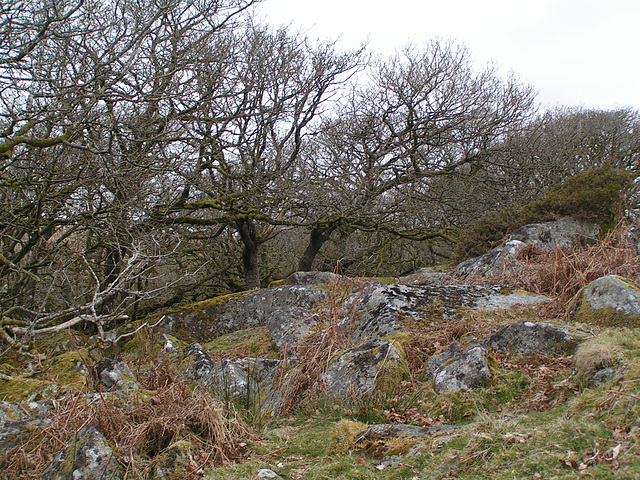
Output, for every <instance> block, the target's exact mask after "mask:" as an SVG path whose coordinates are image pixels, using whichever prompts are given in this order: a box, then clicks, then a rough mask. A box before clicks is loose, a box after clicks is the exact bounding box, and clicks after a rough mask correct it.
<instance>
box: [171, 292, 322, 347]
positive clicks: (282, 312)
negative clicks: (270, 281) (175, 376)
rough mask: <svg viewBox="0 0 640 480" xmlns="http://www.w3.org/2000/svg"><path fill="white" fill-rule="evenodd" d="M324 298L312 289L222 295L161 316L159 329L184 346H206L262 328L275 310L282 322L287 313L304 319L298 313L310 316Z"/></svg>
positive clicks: (320, 293)
mask: <svg viewBox="0 0 640 480" xmlns="http://www.w3.org/2000/svg"><path fill="white" fill-rule="evenodd" d="M325 295H326V292H324V291H322V290H320V289H318V288H316V287H313V286H304V285H286V286H280V287H272V288H265V289H263V290H255V291H251V292H243V293H240V294H232V295H225V296H222V297H217V298H213V299H211V300H207V301H204V302H199V303H196V304H192V305H187V306H185V307H182V308H181V309H179V310H178V311H174V312H167V313H165V314H164V321H163V323H162V329H163V333H165V334H167V335H173V336H175V337H177V338H180V339H181V340H184V341H187V342H200V343H207V342H210V341H211V340H213V339H214V338H217V337H220V336H222V335H226V334H228V333H233V332H235V331H238V330H244V329H247V328H253V327H263V326H266V325H267V321H268V320H269V319H270V318H271V317H272V316H273V313H274V312H275V311H276V310H277V311H279V313H278V316H279V317H281V318H286V317H287V312H288V311H289V310H291V311H292V314H291V316H294V317H295V318H300V317H301V316H302V317H304V315H303V314H302V313H301V312H302V311H304V312H307V314H308V315H309V316H311V315H312V313H313V312H312V309H313V308H315V307H316V306H317V305H318V304H319V303H320V302H322V301H323V300H324V298H325ZM272 328H273V325H272Z"/></svg>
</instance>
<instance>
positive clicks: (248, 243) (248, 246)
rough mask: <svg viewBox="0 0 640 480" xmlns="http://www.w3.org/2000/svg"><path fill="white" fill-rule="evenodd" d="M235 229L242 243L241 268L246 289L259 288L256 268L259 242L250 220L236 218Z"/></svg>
mask: <svg viewBox="0 0 640 480" xmlns="http://www.w3.org/2000/svg"><path fill="white" fill-rule="evenodd" d="M236 229H237V230H238V233H239V234H240V239H241V240H242V243H243V245H244V246H243V248H242V268H243V270H244V280H245V286H246V288H247V290H254V289H256V288H260V271H259V269H258V246H259V244H260V242H259V240H258V237H257V235H256V230H255V227H254V225H253V222H252V221H251V220H238V221H237V222H236Z"/></svg>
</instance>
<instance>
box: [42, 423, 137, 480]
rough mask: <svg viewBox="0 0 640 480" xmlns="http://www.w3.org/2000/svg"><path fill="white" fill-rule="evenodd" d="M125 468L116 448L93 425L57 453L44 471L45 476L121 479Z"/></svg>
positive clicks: (50, 478) (65, 479) (78, 479)
mask: <svg viewBox="0 0 640 480" xmlns="http://www.w3.org/2000/svg"><path fill="white" fill-rule="evenodd" d="M124 473H125V472H124V468H122V466H121V465H120V463H118V461H117V459H116V457H115V455H114V453H113V450H111V447H109V445H107V442H106V441H105V439H104V437H103V436H102V435H101V434H100V432H98V431H97V430H96V429H95V427H94V426H93V425H87V426H86V427H84V428H83V429H82V430H80V432H78V434H77V435H76V436H75V438H74V439H73V440H72V441H71V442H70V443H69V444H68V445H67V446H66V447H65V448H64V450H63V451H62V452H60V453H59V454H58V455H56V456H55V458H54V459H53V461H52V462H51V464H50V465H49V466H48V467H47V469H46V470H45V471H44V473H43V474H42V477H41V478H42V479H43V480H97V479H100V478H110V479H120V478H123V477H124Z"/></svg>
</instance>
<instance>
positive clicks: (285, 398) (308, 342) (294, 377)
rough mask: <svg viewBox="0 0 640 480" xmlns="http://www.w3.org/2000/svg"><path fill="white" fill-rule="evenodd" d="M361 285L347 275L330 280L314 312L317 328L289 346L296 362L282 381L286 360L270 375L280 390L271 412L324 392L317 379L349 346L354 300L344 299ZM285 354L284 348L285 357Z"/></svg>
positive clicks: (283, 410)
mask: <svg viewBox="0 0 640 480" xmlns="http://www.w3.org/2000/svg"><path fill="white" fill-rule="evenodd" d="M364 287H365V283H364V282H362V281H358V280H352V279H349V278H347V277H341V278H340V279H339V280H336V281H335V282H333V284H332V285H331V289H330V291H329V292H328V293H327V296H326V299H325V301H324V304H323V305H321V307H320V309H319V312H318V313H319V316H320V318H319V321H318V331H317V332H316V333H315V334H313V335H311V336H309V337H308V338H306V339H304V340H303V341H302V342H300V343H299V344H298V345H297V346H296V347H295V349H294V350H293V354H294V355H295V357H296V358H297V360H298V364H297V365H296V367H295V368H294V369H293V370H292V371H291V373H290V374H289V378H287V379H286V381H285V372H286V370H287V362H286V361H285V362H283V367H282V369H281V370H280V372H279V374H277V375H276V378H275V379H274V386H278V387H281V391H282V399H281V401H280V403H279V405H278V407H277V411H276V412H275V413H277V414H278V415H284V414H286V413H290V412H291V411H293V410H294V409H295V408H297V407H299V406H300V405H303V404H305V402H309V401H313V400H314V399H315V398H317V397H318V395H321V394H324V393H326V386H325V385H324V383H323V382H322V381H321V378H322V374H323V373H324V372H325V371H326V370H327V367H328V366H329V362H330V361H331V359H332V358H333V356H334V355H335V354H336V353H338V352H340V351H344V350H346V349H349V348H350V347H352V346H353V342H352V341H351V339H350V334H351V331H352V329H353V322H354V321H355V307H356V304H357V302H352V303H351V305H350V306H345V303H346V300H347V299H348V297H349V296H350V295H351V294H352V293H353V292H354V291H357V290H359V291H360V293H361V294H362V293H364V290H365V288H364ZM345 319H347V320H346V321H345ZM286 358H287V352H285V360H286Z"/></svg>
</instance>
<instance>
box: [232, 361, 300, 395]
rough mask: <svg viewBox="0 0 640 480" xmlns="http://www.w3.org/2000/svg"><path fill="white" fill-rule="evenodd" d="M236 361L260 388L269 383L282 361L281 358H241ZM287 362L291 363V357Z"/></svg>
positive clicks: (280, 366)
mask: <svg viewBox="0 0 640 480" xmlns="http://www.w3.org/2000/svg"><path fill="white" fill-rule="evenodd" d="M237 362H238V363H239V364H240V365H241V366H242V368H243V369H244V371H245V372H247V375H248V376H249V377H250V378H251V379H253V380H254V381H255V382H256V383H257V384H258V388H260V389H262V388H264V387H267V386H269V385H271V382H272V381H273V377H274V375H275V374H276V372H277V371H278V370H279V369H281V368H282V365H283V363H284V362H283V361H282V360H277V359H274V358H241V359H239V360H238V361H237ZM289 364H291V359H289Z"/></svg>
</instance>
